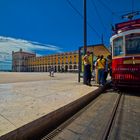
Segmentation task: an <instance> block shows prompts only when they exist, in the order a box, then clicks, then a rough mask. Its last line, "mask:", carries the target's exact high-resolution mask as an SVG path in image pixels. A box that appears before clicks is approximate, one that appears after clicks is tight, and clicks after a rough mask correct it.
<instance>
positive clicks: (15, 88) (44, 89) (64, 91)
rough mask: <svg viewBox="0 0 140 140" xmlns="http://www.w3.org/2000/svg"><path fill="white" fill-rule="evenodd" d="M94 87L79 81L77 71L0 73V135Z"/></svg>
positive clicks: (76, 97) (78, 96)
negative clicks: (53, 73) (51, 75)
mask: <svg viewBox="0 0 140 140" xmlns="http://www.w3.org/2000/svg"><path fill="white" fill-rule="evenodd" d="M95 89H97V87H94V86H92V87H89V86H86V85H83V83H82V82H81V83H78V74H77V73H55V76H54V77H50V76H49V73H8V72H7V73H4V72H0V124H1V125H0V136H1V135H4V134H6V133H8V132H10V131H12V130H15V129H17V128H19V127H21V126H23V125H25V124H27V123H29V122H31V121H33V120H36V119H38V118H40V117H42V116H44V115H46V114H48V113H50V112H52V111H54V110H56V109H58V108H60V107H62V106H64V105H66V104H68V103H70V102H72V101H74V100H76V99H78V98H80V97H82V96H84V95H86V94H88V93H89V92H91V91H93V90H95Z"/></svg>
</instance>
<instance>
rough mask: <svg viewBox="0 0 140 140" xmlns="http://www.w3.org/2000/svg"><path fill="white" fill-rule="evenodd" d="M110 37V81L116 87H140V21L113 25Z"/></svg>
mask: <svg viewBox="0 0 140 140" xmlns="http://www.w3.org/2000/svg"><path fill="white" fill-rule="evenodd" d="M114 32H115V34H114V35H113V36H112V37H111V39H110V42H111V46H112V81H113V84H114V85H115V86H116V87H121V86H124V87H140V19H137V20H131V21H128V22H123V23H119V24H116V25H115V30H114Z"/></svg>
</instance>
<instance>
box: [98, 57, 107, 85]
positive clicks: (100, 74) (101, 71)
mask: <svg viewBox="0 0 140 140" xmlns="http://www.w3.org/2000/svg"><path fill="white" fill-rule="evenodd" d="M97 67H98V79H99V85H104V84H105V80H104V71H105V59H104V56H103V55H101V57H100V59H98V60H97Z"/></svg>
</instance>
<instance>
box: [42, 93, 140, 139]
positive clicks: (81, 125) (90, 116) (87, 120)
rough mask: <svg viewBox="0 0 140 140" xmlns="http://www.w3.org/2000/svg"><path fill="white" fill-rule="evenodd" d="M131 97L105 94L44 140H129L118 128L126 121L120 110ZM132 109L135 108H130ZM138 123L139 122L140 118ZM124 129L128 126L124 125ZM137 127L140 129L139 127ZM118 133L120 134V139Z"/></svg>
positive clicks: (120, 94)
mask: <svg viewBox="0 0 140 140" xmlns="http://www.w3.org/2000/svg"><path fill="white" fill-rule="evenodd" d="M126 96H127V97H126ZM130 97H131V96H130ZM130 97H129V95H126V94H125V93H124V92H116V91H115V92H114V91H113V92H107V93H103V94H102V95H100V96H99V97H97V99H95V100H94V101H92V102H91V103H90V104H89V105H87V106H86V107H85V108H83V109H82V110H81V111H79V112H78V113H76V114H75V115H74V116H73V117H71V118H70V119H69V120H68V121H66V122H65V123H63V124H62V125H60V126H59V127H58V128H57V129H55V130H54V131H52V132H51V133H50V134H48V135H46V136H45V137H43V138H42V140H85V139H86V140H112V139H117V140H119V139H121V138H122V137H123V138H124V139H127V138H126V137H125V136H124V135H121V134H122V133H123V132H122V131H123V130H122V129H121V128H118V127H120V126H119V125H120V123H119V124H118V121H119V122H120V118H121V119H125V118H123V117H122V115H123V114H122V111H120V110H121V109H122V108H125V106H127V103H128V101H127V100H126V101H124V100H125V99H129V98H130ZM132 97H133V96H132ZM132 100H133V98H132ZM124 102H126V103H124ZM133 104H135V103H133ZM137 105H138V101H137ZM135 106H136V105H135ZM130 109H131V110H132V109H133V108H131V107H130ZM124 110H125V109H124ZM130 112H131V111H130ZM138 113H140V112H138ZM120 116H121V117H120ZM128 116H129V115H128ZM137 121H139V119H138V117H137ZM133 126H134V123H132V124H131V127H133ZM124 127H127V126H125V125H124ZM137 127H138V129H140V128H139V125H138V126H137ZM118 129H119V130H118ZM127 131H129V130H127ZM118 132H119V133H120V135H119V137H118ZM136 132H137V134H136V135H137V136H136V137H140V135H139V134H138V131H136ZM126 133H127V132H126ZM125 135H126V134H125ZM128 135H130V134H128ZM133 135H135V132H133ZM126 136H127V135H126ZM133 137H134V136H133Z"/></svg>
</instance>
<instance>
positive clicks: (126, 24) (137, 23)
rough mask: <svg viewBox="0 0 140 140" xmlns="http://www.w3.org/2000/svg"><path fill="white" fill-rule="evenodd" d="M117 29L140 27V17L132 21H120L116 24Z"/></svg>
mask: <svg viewBox="0 0 140 140" xmlns="http://www.w3.org/2000/svg"><path fill="white" fill-rule="evenodd" d="M115 28H116V30H120V29H126V30H127V29H132V28H133V29H134V28H135V29H136V28H140V19H137V20H131V21H127V22H122V23H118V24H116V25H115Z"/></svg>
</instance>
